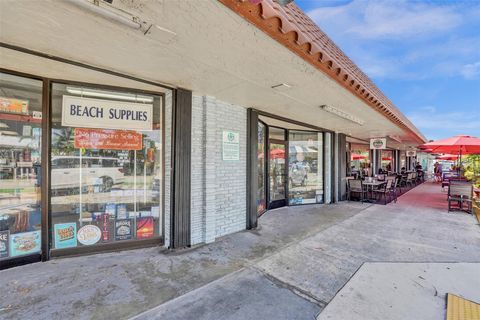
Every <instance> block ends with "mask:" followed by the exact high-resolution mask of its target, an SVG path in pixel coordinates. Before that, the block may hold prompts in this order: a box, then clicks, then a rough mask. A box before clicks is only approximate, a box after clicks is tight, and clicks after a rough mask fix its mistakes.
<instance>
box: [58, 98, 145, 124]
mask: <svg viewBox="0 0 480 320" xmlns="http://www.w3.org/2000/svg"><path fill="white" fill-rule="evenodd" d="M152 123H153V105H152V104H143V103H133V102H121V101H113V100H102V99H92V98H82V97H75V96H69V95H64V96H63V104H62V126H65V127H85V128H103V129H127V130H147V131H149V130H152Z"/></svg>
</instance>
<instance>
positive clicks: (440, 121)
mask: <svg viewBox="0 0 480 320" xmlns="http://www.w3.org/2000/svg"><path fill="white" fill-rule="evenodd" d="M465 109H466V108H464V110H465ZM477 110H478V109H475V108H472V109H471V111H470V112H439V111H437V109H436V108H435V107H433V106H425V107H420V108H418V111H416V112H412V113H410V114H408V115H407V117H408V119H410V121H412V123H413V124H414V125H415V126H416V127H417V128H419V129H420V130H421V131H423V132H424V133H425V134H426V135H427V136H428V138H430V139H437V138H446V137H449V136H453V135H457V134H468V135H472V136H480V112H479V111H477ZM433 135H434V136H433Z"/></svg>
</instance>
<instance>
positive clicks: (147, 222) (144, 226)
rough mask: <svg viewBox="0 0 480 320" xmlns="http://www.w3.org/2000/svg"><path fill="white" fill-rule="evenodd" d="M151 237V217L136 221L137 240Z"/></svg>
mask: <svg viewBox="0 0 480 320" xmlns="http://www.w3.org/2000/svg"><path fill="white" fill-rule="evenodd" d="M151 237H153V217H140V218H138V219H137V239H146V238H151Z"/></svg>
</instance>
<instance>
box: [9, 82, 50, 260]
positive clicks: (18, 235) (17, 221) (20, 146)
mask: <svg viewBox="0 0 480 320" xmlns="http://www.w3.org/2000/svg"><path fill="white" fill-rule="evenodd" d="M41 123H42V81H39V80H34V79H29V78H24V77H19V76H14V75H10V74H5V73H0V260H7V259H11V258H17V257H22V256H28V255H32V254H40V252H41V205H40V200H41V192H40V191H41V187H40V185H41V180H42V176H41V166H42V163H41V138H42V127H41Z"/></svg>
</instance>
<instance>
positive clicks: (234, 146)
mask: <svg viewBox="0 0 480 320" xmlns="http://www.w3.org/2000/svg"><path fill="white" fill-rule="evenodd" d="M222 141H223V143H222V146H223V147H222V158H223V160H224V161H238V160H240V134H239V133H238V132H234V131H223V139H222Z"/></svg>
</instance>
